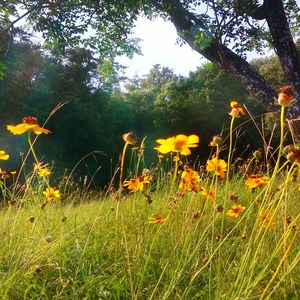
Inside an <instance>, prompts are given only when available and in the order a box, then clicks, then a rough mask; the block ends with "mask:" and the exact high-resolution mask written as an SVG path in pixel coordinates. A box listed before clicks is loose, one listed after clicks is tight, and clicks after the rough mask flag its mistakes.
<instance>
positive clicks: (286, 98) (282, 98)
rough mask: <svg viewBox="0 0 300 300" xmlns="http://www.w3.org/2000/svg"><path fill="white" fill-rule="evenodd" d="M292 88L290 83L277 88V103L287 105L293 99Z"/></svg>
mask: <svg viewBox="0 0 300 300" xmlns="http://www.w3.org/2000/svg"><path fill="white" fill-rule="evenodd" d="M293 94H294V88H293V87H292V86H291V85H285V86H283V87H281V88H280V89H279V93H278V103H279V104H280V105H282V106H285V107H288V106H290V105H291V104H292V103H293V101H294V96H293Z"/></svg>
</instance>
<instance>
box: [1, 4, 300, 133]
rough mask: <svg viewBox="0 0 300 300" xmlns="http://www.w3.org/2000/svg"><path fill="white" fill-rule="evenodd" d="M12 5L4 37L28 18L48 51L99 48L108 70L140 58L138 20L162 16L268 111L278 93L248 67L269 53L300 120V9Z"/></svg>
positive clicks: (5, 10)
mask: <svg viewBox="0 0 300 300" xmlns="http://www.w3.org/2000/svg"><path fill="white" fill-rule="evenodd" d="M2 2H3V1H2ZM6 2H7V1H4V2H3V4H2V6H1V8H0V18H1V19H2V23H3V24H6V28H5V29H4V30H2V33H4V32H5V33H7V32H10V33H11V34H12V33H13V28H14V26H15V24H16V23H17V21H18V20H19V19H21V18H23V17H26V18H27V19H28V21H30V22H31V23H32V24H33V26H34V29H35V30H37V31H40V32H43V34H44V38H45V40H46V43H48V44H55V45H56V46H59V47H61V48H66V47H68V46H73V45H75V44H78V43H82V44H83V45H85V46H89V47H93V48H96V49H97V50H98V52H99V56H100V58H101V60H102V62H110V63H111V64H113V63H114V57H115V56H116V55H119V54H123V53H127V54H128V55H132V53H133V52H134V51H136V50H137V48H136V47H135V43H134V41H133V40H132V39H130V38H129V33H130V32H131V29H132V28H133V26H134V22H135V20H136V19H137V17H138V16H139V15H144V16H147V17H149V18H152V17H154V16H162V17H163V18H165V19H168V20H170V21H171V22H172V23H173V24H174V26H175V27H176V30H177V32H178V35H179V37H180V38H181V39H182V40H183V41H184V42H186V43H188V44H189V45H190V46H191V47H192V48H193V49H195V50H196V51H198V52H199V53H200V54H201V55H203V56H204V57H206V58H207V59H208V60H210V61H211V62H213V63H215V64H217V65H218V66H220V67H222V68H223V69H225V70H228V71H230V72H231V73H232V74H234V76H235V77H236V78H238V79H239V80H240V81H241V83H242V85H243V86H244V88H245V89H246V90H247V91H248V92H249V93H250V94H251V95H252V96H254V97H255V98H256V99H257V100H259V101H260V102H261V103H262V104H263V105H264V106H265V107H266V108H267V109H269V110H272V109H274V98H276V97H277V92H276V90H275V89H274V88H273V87H272V86H271V85H270V84H269V83H268V82H267V80H266V79H265V78H264V77H263V76H262V75H260V74H259V73H258V72H257V71H256V70H255V69H254V68H252V67H251V65H250V64H249V63H248V62H247V61H246V59H245V53H246V51H249V50H259V51H260V50H262V49H263V48H264V47H266V46H267V45H269V46H270V45H271V46H272V47H273V48H274V50H275V52H276V54H277V55H278V57H279V60H280V63H281V67H282V70H283V73H284V77H285V82H286V84H291V85H293V87H294V90H295V99H296V103H295V104H294V105H293V106H292V107H291V108H289V110H288V116H289V119H291V120H292V119H294V120H295V119H299V112H300V67H299V59H298V54H297V51H296V47H295V43H294V41H293V37H292V34H291V29H292V30H293V31H294V32H297V30H298V29H299V28H298V27H297V24H298V23H297V22H298V21H299V7H298V5H297V2H296V1H294V0H264V1H263V2H262V4H260V2H259V1H257V0H202V1H199V0H139V1H137V0H130V1H112V0H102V1H94V0H84V1H74V0H66V1H61V0H47V1H37V0H25V1H18V0H15V1H10V3H9V4H8V3H6ZM12 16H14V18H12ZM87 33H88V34H87ZM157 46H158V47H159V45H157ZM299 123H300V122H299ZM298 125H299V124H298ZM298 127H300V125H299V126H298Z"/></svg>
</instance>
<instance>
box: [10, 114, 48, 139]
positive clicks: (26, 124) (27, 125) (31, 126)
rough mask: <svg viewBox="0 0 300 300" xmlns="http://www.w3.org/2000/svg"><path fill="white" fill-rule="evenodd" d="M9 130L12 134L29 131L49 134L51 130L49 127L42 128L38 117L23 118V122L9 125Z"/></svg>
mask: <svg viewBox="0 0 300 300" xmlns="http://www.w3.org/2000/svg"><path fill="white" fill-rule="evenodd" d="M6 128H7V130H9V131H10V132H11V133H12V134H14V135H17V134H23V133H25V132H27V131H33V132H34V133H35V134H37V135H39V134H42V133H44V134H48V133H49V132H50V131H49V130H48V129H45V128H42V127H40V126H39V124H38V120H37V118H34V117H25V118H23V123H21V124H18V125H16V126H14V125H7V126H6Z"/></svg>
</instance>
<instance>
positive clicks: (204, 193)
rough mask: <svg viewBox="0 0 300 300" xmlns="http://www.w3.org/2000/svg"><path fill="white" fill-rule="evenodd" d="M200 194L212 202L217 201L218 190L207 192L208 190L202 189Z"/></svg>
mask: <svg viewBox="0 0 300 300" xmlns="http://www.w3.org/2000/svg"><path fill="white" fill-rule="evenodd" d="M200 194H201V195H202V196H204V197H206V198H207V199H209V200H212V201H215V200H216V190H215V189H210V190H207V189H206V188H203V187H202V188H201V191H200Z"/></svg>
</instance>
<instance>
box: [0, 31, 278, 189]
mask: <svg viewBox="0 0 300 300" xmlns="http://www.w3.org/2000/svg"><path fill="white" fill-rule="evenodd" d="M2 57H3V59H2V61H1V62H0V64H1V69H2V70H4V76H3V78H2V80H1V81H0V109H1V118H0V128H1V136H2V138H1V148H3V149H5V150H6V151H8V152H9V153H10V154H11V160H10V161H9V162H7V164H8V166H9V167H10V168H17V166H18V165H19V164H20V161H21V160H22V155H23V153H25V152H26V150H27V148H28V146H27V140H26V136H17V137H14V136H12V135H11V134H10V133H9V132H7V131H6V130H5V128H6V125H7V124H17V123H20V122H21V121H22V118H23V117H24V116H35V117H37V118H38V119H39V121H40V124H42V123H43V122H44V121H45V120H46V119H47V117H48V116H49V113H50V112H51V111H52V110H53V108H54V107H56V106H57V105H58V104H59V103H61V102H64V103H66V104H65V105H64V106H63V107H62V108H61V109H60V110H58V111H57V112H56V113H55V114H54V115H53V116H51V118H50V119H49V121H48V123H47V124H46V126H45V127H46V128H48V129H50V130H51V132H52V134H51V135H49V136H41V137H40V138H39V141H38V143H37V146H36V147H37V153H38V155H39V158H40V159H41V160H42V161H43V162H45V163H51V162H52V161H54V162H55V163H54V169H55V170H56V172H57V174H63V173H64V170H65V169H68V170H69V171H70V170H71V169H72V168H73V167H74V166H75V165H76V164H77V163H78V162H79V161H80V160H81V159H82V158H84V157H85V156H87V155H88V154H89V153H90V155H88V156H87V157H86V158H85V159H83V160H82V162H81V163H80V164H79V166H78V168H77V169H76V170H75V174H76V175H77V176H78V177H79V176H84V175H88V176H91V175H92V174H94V172H95V171H96V170H97V169H99V176H98V177H96V179H95V182H96V184H97V185H98V184H99V185H104V184H106V183H107V182H108V181H109V180H110V178H111V176H112V173H113V171H114V170H115V168H116V167H117V165H118V160H119V154H120V152H121V149H122V146H123V141H122V134H123V133H125V132H128V131H133V132H134V133H135V134H136V135H137V137H138V138H139V141H141V140H142V139H143V137H145V136H146V137H147V138H146V151H145V154H146V157H145V158H146V159H145V161H146V164H148V166H149V165H150V163H151V162H152V161H153V160H154V159H156V153H155V151H154V150H153V147H154V145H155V139H157V138H165V137H168V136H170V135H174V134H178V133H184V134H192V133H195V134H198V135H199V136H200V138H201V142H200V145H201V147H200V148H199V151H198V152H197V153H195V157H196V156H197V157H198V159H200V160H204V159H206V158H207V156H208V155H209V152H210V150H211V149H210V148H209V146H208V144H209V141H210V139H211V137H212V136H213V135H215V134H218V133H221V132H222V134H223V137H224V138H226V136H227V133H228V126H229V119H230V118H229V117H228V111H229V102H230V100H232V99H237V100H238V101H239V102H240V103H241V104H245V105H246V107H247V108H248V109H249V111H250V112H251V114H253V115H254V116H257V115H261V114H263V113H264V112H265V111H264V109H263V108H262V107H261V106H260V105H258V103H257V102H255V100H254V99H252V98H251V97H249V96H248V95H247V94H246V92H245V91H244V90H243V88H242V86H241V85H240V84H239V82H238V81H236V80H235V79H234V78H233V76H232V75H231V74H228V73H226V72H224V71H222V70H220V69H218V68H217V67H216V66H214V65H212V64H211V63H207V64H204V65H203V66H201V67H200V68H198V70H197V71H195V72H191V73H190V75H189V76H188V77H181V76H177V75H176V74H174V72H173V71H172V70H171V69H169V68H166V67H162V66H160V65H155V66H153V68H152V69H151V70H150V71H149V73H148V74H147V75H145V76H143V77H136V78H134V79H131V80H124V78H121V77H120V76H121V75H119V76H118V74H116V73H113V74H112V75H113V76H111V77H109V78H107V77H105V76H103V72H101V70H99V66H98V62H97V59H96V55H95V54H94V53H93V52H92V51H91V50H87V49H83V48H74V49H69V50H66V51H65V53H63V54H62V53H60V52H57V51H55V49H52V50H51V51H49V50H47V51H45V50H42V49H41V48H40V46H38V45H35V44H33V43H32V42H31V41H30V39H29V38H28V36H27V35H26V34H24V33H21V34H20V35H19V37H18V39H16V40H15V41H14V42H13V43H12V44H11V45H10V49H9V51H7V53H6V54H5V55H3V56H2ZM254 66H255V67H256V68H257V69H259V70H260V71H261V72H264V75H267V77H268V78H269V80H270V81H271V83H272V84H273V85H275V86H279V85H281V84H283V82H282V78H283V76H282V75H281V73H280V68H279V65H278V62H277V61H276V60H275V59H273V58H271V59H270V58H268V59H260V60H257V61H256V62H254ZM276 66H278V67H277V68H276ZM256 122H257V124H259V122H260V119H259V118H258V119H256ZM239 123H245V124H244V125H243V126H242V127H241V130H239V131H237V133H238V134H239V135H240V139H239V144H238V145H237V149H236V155H240V154H241V153H244V155H246V154H247V153H249V152H250V151H252V149H255V148H258V147H261V143H262V141H261V139H260V137H259V134H258V132H257V129H256V128H255V126H254V124H253V122H252V121H251V120H250V118H241V119H240V120H239ZM95 150H99V151H101V153H99V152H97V153H95V152H94V151H95ZM224 155H225V154H224ZM195 157H194V158H195ZM28 165H29V166H30V162H28Z"/></svg>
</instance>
